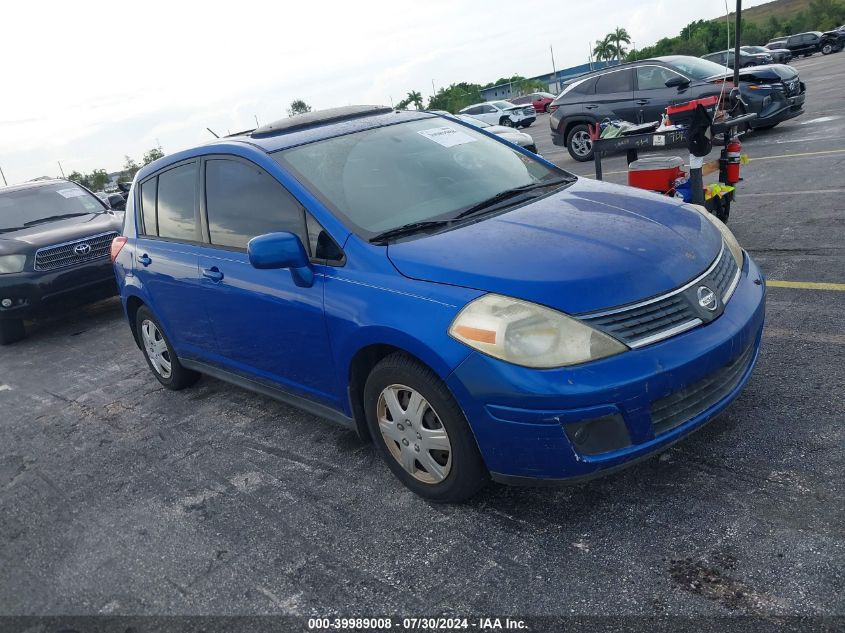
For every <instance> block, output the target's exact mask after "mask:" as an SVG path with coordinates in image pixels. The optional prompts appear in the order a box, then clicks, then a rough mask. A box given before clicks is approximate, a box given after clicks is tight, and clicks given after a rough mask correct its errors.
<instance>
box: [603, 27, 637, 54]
mask: <svg viewBox="0 0 845 633" xmlns="http://www.w3.org/2000/svg"><path fill="white" fill-rule="evenodd" d="M605 40H609V41H611V42H613V53H614V57H615V59H617V60H618V61H619V63H622V58H623V57H624V56H625V53H626V51H625V47H624V46H623V44H630V43H631V36H630V35H629V34H628V31H627V30H626V29H625V28H624V27H618V26H617V27H616V29H615V30H614V31H613V32H611V33H608V34H607V36H606V37H605Z"/></svg>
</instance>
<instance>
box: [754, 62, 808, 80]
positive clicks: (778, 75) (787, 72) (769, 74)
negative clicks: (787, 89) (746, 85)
mask: <svg viewBox="0 0 845 633" xmlns="http://www.w3.org/2000/svg"><path fill="white" fill-rule="evenodd" d="M797 76H798V71H797V70H795V69H794V68H793V67H792V66H787V65H786V64H769V65H767V66H749V67H748V68H742V69H740V71H739V80H740V81H741V82H742V81H753V82H758V81H759V82H766V81H767V80H768V81H775V82H778V81H781V80H788V79H795V78H796V77H797Z"/></svg>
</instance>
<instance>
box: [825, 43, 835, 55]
mask: <svg viewBox="0 0 845 633" xmlns="http://www.w3.org/2000/svg"><path fill="white" fill-rule="evenodd" d="M832 52H833V46H832V45H831V44H825V45H824V46H822V55H830V54H831V53H832Z"/></svg>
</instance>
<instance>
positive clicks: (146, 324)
mask: <svg viewBox="0 0 845 633" xmlns="http://www.w3.org/2000/svg"><path fill="white" fill-rule="evenodd" d="M141 339H142V340H143V343H144V351H145V352H146V353H147V358H149V359H150V364H151V365H152V366H153V369H154V370H155V371H156V373H158V375H159V376H161V377H162V378H164V379H165V380H167V379H168V378H170V376H171V374H172V373H173V364H172V362H171V360H170V350H168V349H167V342H166V341H165V340H164V336H163V335H162V333H161V331H160V330H159V329H158V327H156V324H155V323H153V322H152V321H150V320H149V319H144V320H143V321H142V322H141Z"/></svg>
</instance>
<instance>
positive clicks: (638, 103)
mask: <svg viewBox="0 0 845 633" xmlns="http://www.w3.org/2000/svg"><path fill="white" fill-rule="evenodd" d="M647 103H650V101H649V99H638V100H637V105H645V104H647Z"/></svg>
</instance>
